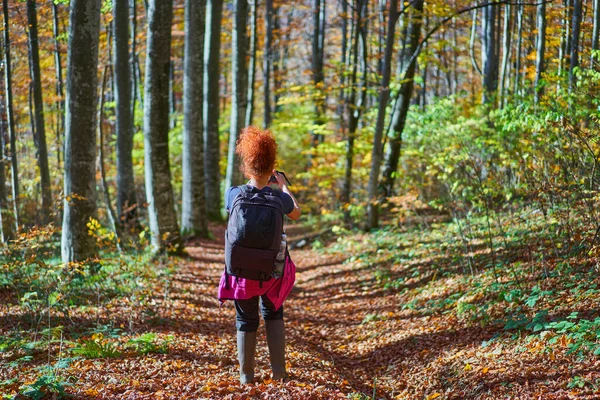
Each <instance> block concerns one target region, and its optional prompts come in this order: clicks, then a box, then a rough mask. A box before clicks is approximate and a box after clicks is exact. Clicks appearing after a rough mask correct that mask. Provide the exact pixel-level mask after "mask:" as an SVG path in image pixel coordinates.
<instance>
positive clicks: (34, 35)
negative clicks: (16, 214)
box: [27, 0, 52, 224]
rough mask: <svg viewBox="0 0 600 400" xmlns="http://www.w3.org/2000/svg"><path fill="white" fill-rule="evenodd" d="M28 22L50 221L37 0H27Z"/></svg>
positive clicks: (39, 153)
mask: <svg viewBox="0 0 600 400" xmlns="http://www.w3.org/2000/svg"><path fill="white" fill-rule="evenodd" d="M27 24H28V25H29V61H30V72H31V83H32V85H33V103H34V110H35V111H34V118H35V135H34V141H35V146H36V149H37V161H38V168H39V169H40V181H41V186H42V214H41V216H42V222H43V223H45V224H46V223H48V222H50V213H51V212H52V186H51V182H50V169H49V166H48V147H47V146H46V129H45V124H44V101H43V97H42V74H41V72H40V54H39V45H38V31H37V7H36V2H35V0H27Z"/></svg>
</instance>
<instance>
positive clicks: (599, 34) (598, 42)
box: [590, 0, 600, 66]
mask: <svg viewBox="0 0 600 400" xmlns="http://www.w3.org/2000/svg"><path fill="white" fill-rule="evenodd" d="M593 18H594V23H593V29H592V56H591V58H590V66H593V65H594V55H593V52H594V51H595V50H596V51H597V50H599V49H600V0H594V17H593ZM596 59H598V57H596Z"/></svg>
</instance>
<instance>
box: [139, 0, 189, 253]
mask: <svg viewBox="0 0 600 400" xmlns="http://www.w3.org/2000/svg"><path fill="white" fill-rule="evenodd" d="M172 17H173V2H172V0H150V2H149V7H148V38H147V42H146V49H147V50H146V51H147V53H146V76H145V78H144V99H145V100H144V167H145V173H146V174H145V175H146V202H147V203H148V220H149V222H150V231H151V233H152V245H153V247H154V248H155V249H156V250H161V251H162V250H167V251H168V252H174V253H177V252H179V251H181V241H180V240H181V239H180V235H179V228H178V226H177V215H176V214H175V201H174V197H173V187H172V186H171V168H170V164H169V67H170V64H171V63H170V58H171V22H172Z"/></svg>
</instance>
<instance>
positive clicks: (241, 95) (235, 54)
mask: <svg viewBox="0 0 600 400" xmlns="http://www.w3.org/2000/svg"><path fill="white" fill-rule="evenodd" d="M247 19H248V0H234V1H233V28H232V43H231V54H232V57H231V119H230V124H229V151H228V154H227V172H226V175H225V187H226V188H229V187H231V186H235V185H240V184H241V183H242V179H243V178H242V173H241V172H240V160H239V157H238V156H237V154H235V146H236V144H237V140H238V137H239V134H240V132H241V130H242V128H243V127H244V119H245V116H246V105H247V101H248V99H247V97H246V96H247V94H248V93H247V90H246V84H247V77H246V74H247V68H246V54H247V51H246V45H247V42H248V36H247V34H246V29H247V24H246V20H247Z"/></svg>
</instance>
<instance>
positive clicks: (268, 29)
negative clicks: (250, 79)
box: [263, 0, 275, 129]
mask: <svg viewBox="0 0 600 400" xmlns="http://www.w3.org/2000/svg"><path fill="white" fill-rule="evenodd" d="M265 5H266V11H265V50H264V58H263V70H264V72H263V73H264V84H263V95H264V97H263V103H264V117H263V128H265V129H267V128H268V127H269V126H270V125H271V122H272V120H273V117H272V115H271V114H272V107H271V70H272V67H273V13H274V12H275V11H274V9H273V0H265Z"/></svg>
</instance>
